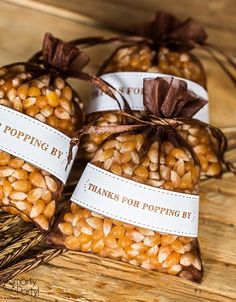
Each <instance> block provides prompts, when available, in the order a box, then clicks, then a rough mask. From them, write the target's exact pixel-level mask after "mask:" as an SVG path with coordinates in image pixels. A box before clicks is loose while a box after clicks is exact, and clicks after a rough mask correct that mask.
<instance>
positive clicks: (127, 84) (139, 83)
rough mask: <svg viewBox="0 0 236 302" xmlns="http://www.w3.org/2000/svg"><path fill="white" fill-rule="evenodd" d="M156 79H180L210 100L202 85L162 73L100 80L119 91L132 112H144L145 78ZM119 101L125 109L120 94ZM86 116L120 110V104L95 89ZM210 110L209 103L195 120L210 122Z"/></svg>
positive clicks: (122, 74) (126, 74)
mask: <svg viewBox="0 0 236 302" xmlns="http://www.w3.org/2000/svg"><path fill="white" fill-rule="evenodd" d="M156 77H173V78H175V79H180V80H183V81H185V82H186V83H187V84H188V89H190V90H192V91H193V92H195V93H196V94H197V95H198V96H200V97H202V98H204V99H206V100H208V93H207V91H206V90H205V89H204V88H203V87H202V86H200V85H198V84H196V83H194V82H192V81H190V80H186V79H183V78H180V77H176V76H172V75H167V74H162V73H153V72H152V73H150V72H115V73H108V74H104V75H101V76H100V78H101V79H103V80H104V81H105V82H107V83H108V84H110V85H111V86H112V87H113V88H115V89H116V90H117V91H119V92H120V93H121V94H122V95H123V96H124V97H125V99H126V101H127V102H128V103H129V105H130V107H131V109H132V110H137V111H143V110H144V106H143V80H144V79H145V78H156ZM115 95H116V97H117V99H118V100H119V102H120V104H121V108H124V102H123V100H122V98H121V97H120V95H119V93H115ZM85 109H86V114H90V113H93V112H101V111H110V110H120V107H119V105H118V103H117V102H116V101H115V100H114V99H112V98H111V97H109V96H108V95H106V94H104V93H102V92H101V91H100V90H99V89H98V88H94V91H93V94H92V99H91V100H90V102H88V103H87V106H86V108H85ZM208 111H209V109H208V103H207V104H206V105H205V106H204V107H203V108H201V109H200V110H199V111H198V112H197V113H196V115H195V116H194V118H196V119H199V120H201V121H203V122H205V123H208V122H209V112H208Z"/></svg>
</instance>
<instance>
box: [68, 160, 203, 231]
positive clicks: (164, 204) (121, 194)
mask: <svg viewBox="0 0 236 302" xmlns="http://www.w3.org/2000/svg"><path fill="white" fill-rule="evenodd" d="M121 188H122V189H121ZM71 200H72V201H73V202H75V203H77V204H78V205H80V206H82V207H85V208H87V209H89V210H91V211H94V212H97V213H99V214H101V215H104V216H107V217H110V218H113V219H116V220H120V221H123V222H126V223H130V224H133V225H135V226H139V227H144V228H148V229H152V230H154V231H158V232H162V233H168V234H174V235H178V236H189V237H197V233H198V208H199V196H198V195H192V194H184V193H178V192H174V191H168V190H164V189H158V188H155V187H151V186H148V185H145V184H141V183H138V182H135V181H133V180H129V179H126V178H123V177H120V176H118V175H115V174H113V173H111V172H108V171H106V170H104V169H101V168H99V167H96V166H95V165H92V164H90V163H89V164H87V166H86V169H85V170H84V172H83V174H82V176H81V178H80V180H79V183H78V185H77V187H76V189H75V191H74V193H73V195H72V197H71Z"/></svg>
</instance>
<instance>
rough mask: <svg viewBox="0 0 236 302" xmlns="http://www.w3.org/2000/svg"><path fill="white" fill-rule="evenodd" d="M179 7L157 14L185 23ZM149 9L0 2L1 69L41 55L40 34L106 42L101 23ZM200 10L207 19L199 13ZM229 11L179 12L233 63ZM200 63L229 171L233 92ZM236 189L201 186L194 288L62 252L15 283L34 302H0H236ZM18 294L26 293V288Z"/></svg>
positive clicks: (3, 295)
mask: <svg viewBox="0 0 236 302" xmlns="http://www.w3.org/2000/svg"><path fill="white" fill-rule="evenodd" d="M177 2H178V5H177ZM171 3H172V4H173V5H172V6H171ZM181 3H182V4H183V5H184V4H187V3H189V1H187V0H186V1H184V0H181V1H173V0H172V1H171V0H165V1H164V0H163V1H160V6H159V7H160V8H162V9H163V8H165V9H166V10H168V9H169V8H170V10H171V11H172V12H176V13H177V14H178V15H179V16H181V17H184V16H185V10H184V9H185V7H184V9H182V7H180V5H181ZM154 5H156V4H155V3H154V1H151V0H147V1H141V0H137V1H128V0H127V1H126V0H123V1H122V0H118V1H108V0H105V1H94V0H87V1H82V0H74V1H73V0H69V1H56V0H42V1H32V0H6V1H3V0H2V1H0V12H1V15H0V43H1V44H0V46H1V47H0V64H1V65H4V64H8V63H11V62H15V61H22V60H26V59H27V58H28V57H30V56H31V55H32V54H33V53H34V52H35V51H37V50H38V49H39V48H40V47H41V40H42V37H43V35H44V33H45V32H46V31H50V32H52V33H53V34H55V35H56V36H58V37H61V38H63V39H65V40H70V39H73V38H76V37H79V36H87V35H106V34H110V33H112V31H111V30H108V29H106V27H105V26H104V25H103V24H102V23H101V22H103V21H106V22H108V23H109V24H110V25H111V26H112V27H113V29H114V28H115V29H119V28H120V29H124V28H127V26H128V24H129V22H131V21H134V20H136V21H137V19H140V20H141V19H143V18H144V17H147V16H151V12H153V11H154V10H153V7H154ZM125 7H126V9H127V8H129V13H128V14H127V18H124V17H123V19H121V18H119V16H121V15H122V14H123V16H124V14H125ZM206 8H207V9H208V11H207V12H206V11H205V10H204V9H206ZM235 9H236V7H235V1H234V0H225V1H224V0H215V1H208V2H207V3H206V1H203V0H199V1H191V5H190V6H188V7H187V6H186V16H187V15H188V14H189V15H192V16H193V15H194V12H196V16H197V18H198V19H199V20H200V21H201V22H203V24H204V25H205V26H206V27H207V30H208V32H209V35H210V37H209V41H211V42H214V43H215V44H216V43H218V45H219V46H221V47H224V49H226V50H227V51H228V52H229V53H230V54H231V55H235V53H236V45H235V43H234V41H235V33H236V21H235V20H236V19H235V17H234V11H235ZM79 12H80V13H83V14H84V15H83V16H82V15H80V14H79ZM213 13H214V14H213ZM212 14H213V15H212ZM136 16H138V17H136ZM93 18H95V19H96V20H95V19H93ZM97 20H98V21H99V22H98V21H97ZM123 20H124V22H123ZM111 50H112V47H111V46H108V45H107V46H101V47H98V48H96V49H91V50H90V51H89V54H90V56H91V57H92V61H91V64H90V67H89V68H88V71H89V72H96V70H97V68H98V66H99V64H100V63H101V62H102V60H104V58H105V57H106V54H107V56H108V54H109V53H110V52H111ZM199 55H200V57H201V59H202V61H203V63H204V66H205V68H206V70H207V74H208V78H209V85H208V87H209V90H210V113H211V121H212V123H213V124H214V125H216V126H218V127H221V128H222V129H223V130H224V131H225V133H226V134H227V136H228V137H229V139H230V141H229V151H228V153H227V157H228V158H229V159H231V160H232V161H233V162H234V163H236V100H235V88H234V87H233V85H232V84H231V83H230V82H229V81H228V79H227V78H226V77H225V75H224V74H223V73H222V71H221V70H220V69H219V67H218V66H216V64H215V63H213V62H212V61H211V60H210V58H209V57H208V56H207V55H206V54H204V53H203V52H200V53H199ZM89 88H90V87H89V86H88V85H87V84H84V83H80V84H79V85H78V87H77V90H78V91H79V92H80V93H81V95H82V96H83V98H84V99H85V100H86V98H87V97H88V94H89ZM235 184H236V177H234V176H233V175H231V174H229V173H228V174H225V175H224V177H223V178H222V179H215V180H208V181H205V182H203V183H202V185H201V205H200V228H199V240H200V245H201V249H202V257H203V261H204V267H205V277H204V280H203V282H202V284H201V285H197V284H193V283H191V282H188V281H186V280H183V279H180V278H176V277H172V276H167V275H164V274H160V273H158V272H150V271H147V270H144V269H138V268H135V267H132V266H130V265H127V264H123V263H119V262H115V261H111V260H106V259H101V258H98V257H96V256H91V255H84V254H81V253H74V252H67V253H65V254H64V255H63V256H60V257H58V258H55V259H54V260H52V261H51V262H49V263H48V264H45V265H42V266H40V267H38V268H36V269H34V270H32V271H30V272H28V273H25V274H23V275H21V276H19V277H17V279H20V280H22V282H26V281H28V283H29V282H30V281H33V280H35V281H36V288H39V296H38V295H37V297H36V298H34V297H33V295H32V293H31V295H23V294H22V293H24V294H25V293H26V292H25V291H23V292H22V293H17V292H15V291H14V290H13V286H12V285H11V284H10V283H8V284H6V285H5V288H4V287H0V301H1V302H2V301H23V302H24V301H42V302H47V301H60V302H61V301H63V302H64V301H79V302H110V301H111V302H113V301H114V302H121V301H122V302H126V301H127V302H131V301H132V302H159V301H160V302H166V301H176V302H177V301H178V302H185V301H186V302H187V301H188V302H189V301H190V302H192V301H236V185H235ZM18 282H19V281H18ZM22 287H23V289H25V290H26V289H27V286H26V285H24V286H23V285H22Z"/></svg>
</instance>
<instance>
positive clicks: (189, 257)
mask: <svg viewBox="0 0 236 302" xmlns="http://www.w3.org/2000/svg"><path fill="white" fill-rule="evenodd" d="M145 141H146V137H145V135H143V134H121V135H118V136H117V137H116V138H115V139H112V140H108V141H107V142H105V143H104V144H102V146H101V148H100V149H99V150H98V151H97V153H96V154H95V157H94V159H93V160H92V163H93V164H95V165H96V166H99V167H101V168H103V169H105V170H108V171H110V172H112V173H114V174H117V175H119V176H122V177H125V178H129V179H131V180H134V181H137V182H140V183H143V184H148V185H150V186H154V187H158V188H164V189H167V190H174V191H179V192H184V193H192V194H197V193H198V182H199V171H200V169H199V167H198V166H197V165H196V164H195V163H194V161H193V159H192V157H191V155H190V153H189V152H188V151H187V150H184V149H183V148H177V147H175V146H174V145H173V144H172V143H171V142H167V141H165V142H163V143H162V144H161V145H160V146H159V144H158V143H157V142H154V143H152V144H151V146H150V148H149V149H148V150H147V151H146V152H145V151H144V150H143V144H144V145H145ZM159 152H160V154H159ZM142 153H144V155H143V156H141V154H142ZM158 158H159V160H158ZM58 228H59V230H60V231H61V233H62V234H63V235H64V239H63V240H64V242H63V243H64V245H65V246H66V247H67V248H68V249H72V250H79V251H82V252H92V253H95V254H98V255H99V256H101V257H109V258H112V259H116V260H121V261H124V262H128V263H130V264H133V265H136V266H141V267H143V268H147V269H155V270H158V271H160V272H165V273H168V274H173V275H179V276H182V277H187V278H188V279H193V280H194V279H196V280H197V279H198V278H201V277H199V276H201V270H202V268H201V261H200V258H199V254H198V249H197V246H198V243H197V240H196V239H195V238H190V237H181V236H180V237H179V236H175V235H169V234H163V233H159V232H156V231H152V230H149V229H144V228H140V227H136V226H133V225H130V224H127V223H123V222H120V221H117V220H114V219H110V218H106V217H103V216H102V215H99V214H96V213H94V212H91V211H89V210H87V209H83V208H81V207H80V206H78V205H76V204H75V203H71V206H70V210H69V211H67V212H66V213H65V214H64V216H63V220H62V221H61V222H60V223H59V224H58ZM60 237H61V235H60ZM197 276H198V277H197ZM198 281H199V280H198Z"/></svg>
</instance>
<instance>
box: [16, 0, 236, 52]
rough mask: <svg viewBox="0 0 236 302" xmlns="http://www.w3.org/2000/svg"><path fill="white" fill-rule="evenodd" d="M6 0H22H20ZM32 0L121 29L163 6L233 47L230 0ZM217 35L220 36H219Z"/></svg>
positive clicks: (232, 4)
mask: <svg viewBox="0 0 236 302" xmlns="http://www.w3.org/2000/svg"><path fill="white" fill-rule="evenodd" d="M10 1H13V2H15V3H19V2H22V0H10ZM24 2H25V3H27V2H32V1H24ZM35 2H40V3H45V4H49V5H51V6H54V7H57V8H58V7H60V8H63V9H65V10H69V11H73V12H77V13H79V14H83V15H86V16H89V17H91V18H93V19H96V20H98V21H100V22H101V23H103V24H106V25H109V26H111V27H113V28H115V29H118V30H119V29H122V30H125V29H127V28H130V26H132V25H133V24H135V23H137V22H142V21H145V20H149V19H150V18H152V17H153V14H154V13H155V11H156V10H166V11H168V12H172V13H174V14H176V15H178V16H179V17H180V18H186V17H192V18H194V19H196V20H198V21H200V22H201V23H203V24H204V25H205V26H206V28H207V30H208V33H209V40H210V41H211V42H213V43H217V45H220V46H223V47H225V48H226V49H227V50H231V51H232V54H235V50H236V48H235V45H233V43H232V42H231V41H232V38H233V37H235V28H236V21H235V12H236V5H235V1H234V0H226V1H225V0H216V1H204V0H193V1H191V2H189V1H188V0H179V1H172V0H159V1H158V2H157V1H155V0H147V1H142V0H136V1H130V0H115V1H109V0H102V1H101V0H100V1H98V0H67V1H58V0H40V1H35ZM35 8H37V5H35ZM183 8H184V9H183ZM212 16H214V17H212ZM121 20H122V21H121ZM221 36H222V37H224V39H220V40H219V38H220V37H221Z"/></svg>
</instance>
